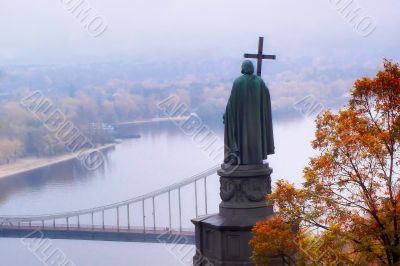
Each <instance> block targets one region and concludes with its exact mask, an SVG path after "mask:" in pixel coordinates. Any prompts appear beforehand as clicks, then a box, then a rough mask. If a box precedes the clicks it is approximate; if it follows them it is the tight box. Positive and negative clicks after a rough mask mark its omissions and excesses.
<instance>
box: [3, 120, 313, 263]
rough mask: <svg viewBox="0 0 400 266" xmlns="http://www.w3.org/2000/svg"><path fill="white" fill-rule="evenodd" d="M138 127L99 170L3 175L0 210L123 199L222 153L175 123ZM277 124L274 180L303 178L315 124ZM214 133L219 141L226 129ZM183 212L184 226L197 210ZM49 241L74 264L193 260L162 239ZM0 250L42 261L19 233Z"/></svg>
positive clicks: (75, 167) (66, 167)
mask: <svg viewBox="0 0 400 266" xmlns="http://www.w3.org/2000/svg"><path fill="white" fill-rule="evenodd" d="M137 130H138V133H140V134H141V136H142V137H141V138H138V139H130V140H125V141H124V142H122V143H120V144H118V145H117V146H116V147H115V148H114V149H112V150H109V151H107V152H106V153H105V155H106V158H107V160H106V163H105V164H104V167H102V168H101V169H98V170H97V171H94V172H88V171H86V170H84V169H82V167H80V165H79V163H78V162H68V163H64V164H61V165H57V166H53V167H48V168H46V169H41V170H38V171H34V172H31V173H27V174H21V175H19V176H14V177H11V178H5V179H2V180H0V215H30V214H48V213H54V212H64V211H72V210H79V209H85V208H91V207H96V206H101V205H106V204H110V203H114V202H118V201H123V200H126V199H129V198H133V197H135V196H139V195H142V194H145V193H147V192H151V191H153V190H156V189H159V188H161V187H164V186H167V185H170V184H172V183H174V182H177V181H180V180H181V179H183V178H186V177H189V176H192V175H194V174H196V173H198V172H201V171H203V170H206V169H208V168H211V167H212V166H214V165H216V164H217V163H218V162H219V161H220V159H222V158H220V159H217V160H215V159H214V158H210V156H209V154H208V153H207V152H206V151H204V149H202V148H201V147H200V146H199V143H197V142H196V140H194V139H193V137H191V136H189V135H185V134H184V133H183V132H182V131H181V130H180V129H179V128H178V127H176V126H175V125H172V124H171V125H165V124H163V125H158V126H147V127H142V128H138V129H137ZM274 131H275V132H274V133H275V146H276V154H275V155H273V156H270V158H269V159H268V161H269V164H270V166H271V167H272V168H273V169H274V172H273V175H272V179H273V182H274V180H276V179H281V178H285V179H288V180H290V181H291V182H295V183H297V184H299V183H300V182H301V176H302V169H303V167H304V166H305V165H306V164H307V162H308V157H310V156H311V155H313V150H312V149H311V146H310V141H311V140H312V138H313V133H314V124H313V122H312V121H310V120H307V119H304V120H296V121H290V122H276V123H275V125H274ZM213 132H214V134H215V137H216V138H217V141H218V142H220V143H221V144H222V143H223V134H222V130H221V129H217V130H214V131H213ZM209 186H211V188H212V189H211V191H209V193H210V194H212V195H211V197H210V198H209V204H210V211H211V212H216V211H217V209H218V203H219V198H218V180H217V178H215V179H214V180H213V181H211V183H210V184H209ZM186 215H187V217H186V218H185V223H184V225H185V227H190V226H191V224H190V217H192V216H190V215H191V214H190V213H187V214H186ZM184 217H185V216H184ZM52 245H54V247H56V248H59V249H60V250H62V251H63V252H64V254H65V256H66V257H68V258H69V259H71V261H73V262H74V263H75V265H85V266H86V265H96V266H97V265H99V266H102V265H104V266H106V265H114V266H119V265H121V266H122V265H139V266H140V265H149V266H150V265H181V261H188V259H187V258H185V259H183V258H179V257H177V256H176V254H175V256H174V254H173V253H174V252H171V249H170V248H168V247H167V246H164V245H162V244H147V243H118V242H100V241H76V240H52ZM0 253H1V263H0V265H12V266H14V265H15V266H25V265H43V262H41V261H40V258H38V257H37V254H35V253H34V252H33V253H32V252H31V251H29V249H28V248H27V247H26V246H25V245H24V244H23V243H22V242H21V240H20V239H1V238H0ZM189 254H192V253H189ZM35 255H36V257H35ZM190 256H191V255H190Z"/></svg>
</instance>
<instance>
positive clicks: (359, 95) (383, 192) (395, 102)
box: [252, 60, 400, 265]
mask: <svg viewBox="0 0 400 266" xmlns="http://www.w3.org/2000/svg"><path fill="white" fill-rule="evenodd" d="M312 146H313V148H314V149H316V150H317V151H318V152H319V154H318V156H315V157H313V158H311V159H310V163H309V165H308V166H307V167H306V168H305V169H304V183H303V186H302V187H301V188H295V187H294V186H293V185H291V184H289V183H287V182H285V181H282V180H281V181H278V182H277V184H276V190H275V191H274V192H273V194H272V195H270V197H269V198H270V200H272V201H273V202H274V203H275V204H276V206H277V207H278V208H279V213H280V216H281V217H282V219H283V221H285V222H287V223H288V226H289V227H290V225H293V224H294V223H295V222H296V221H299V220H301V221H302V222H301V226H300V228H301V229H300V231H301V230H305V229H306V228H314V229H315V228H319V229H320V230H321V234H320V235H319V236H316V235H314V237H318V238H319V239H321V240H323V244H324V245H325V244H327V243H328V245H329V248H330V249H332V250H333V251H334V254H336V255H335V256H332V263H333V262H335V261H336V262H337V261H338V259H339V261H340V263H341V264H342V265H367V264H369V265H379V264H380V265H400V229H399V228H400V227H399V226H400V222H399V220H400V201H399V200H400V187H399V186H400V68H399V65H398V64H395V63H392V62H390V61H387V60H385V61H384V68H383V69H382V70H381V71H379V72H378V73H377V75H376V77H375V78H374V79H370V78H362V79H360V80H358V81H356V82H355V84H354V88H353V90H352V94H351V99H350V101H349V103H348V104H347V105H346V106H345V107H344V108H343V109H341V110H340V111H339V112H338V113H337V114H334V113H333V112H331V111H326V112H325V113H324V114H323V115H321V116H319V117H318V118H317V120H316V133H315V140H314V141H313V142H312ZM270 223H272V224H270ZM272 225H273V222H265V223H264V224H263V226H262V224H257V226H256V227H255V229H254V234H255V235H254V239H253V240H252V246H253V248H254V254H256V255H257V256H255V257H254V258H255V261H256V262H263V260H262V259H261V258H262V257H263V256H262V255H261V254H259V253H258V252H260V253H262V252H263V250H262V249H260V248H259V247H262V246H263V245H264V244H265V242H268V245H269V246H273V247H272V248H271V250H276V249H277V248H280V247H281V246H282V245H286V244H285V242H279V241H280V240H282V241H283V239H282V237H283V236H284V235H286V234H288V232H286V231H285V230H282V228H278V227H273V226H272ZM281 230H282V231H281ZM270 231H273V232H270ZM264 232H269V233H268V234H269V235H271V236H272V235H274V236H276V235H278V236H277V237H276V239H275V240H273V241H270V240H269V239H268V238H264V239H263V238H262V237H261V236H262V235H263V233H264ZM280 234H282V235H280ZM297 239H301V236H299V235H298V236H297ZM277 241H278V242H277ZM275 242H277V243H275ZM268 245H267V246H268ZM289 251H290V252H292V248H289ZM297 252H298V256H297V258H298V259H299V258H301V257H302V255H304V254H303V253H304V252H303V251H302V249H301V248H300V249H297ZM265 254H266V253H264V257H265V256H266V255H265ZM324 259H325V261H329V257H327V258H324ZM298 261H299V260H298ZM367 261H368V263H367Z"/></svg>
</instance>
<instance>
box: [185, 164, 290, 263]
mask: <svg viewBox="0 0 400 266" xmlns="http://www.w3.org/2000/svg"><path fill="white" fill-rule="evenodd" d="M271 173H272V169H271V168H270V167H269V165H268V164H263V165H239V166H237V165H236V166H230V165H226V164H223V165H222V166H221V169H220V170H219V171H218V175H219V176H220V185H221V186H220V196H221V199H222V202H221V204H220V207H219V213H218V214H214V215H209V216H205V217H200V218H197V219H193V220H192V222H193V223H194V225H195V229H196V255H195V256H194V258H193V264H194V265H195V266H206V265H207V266H211V265H214V266H234V265H253V264H252V263H251V260H250V256H251V248H250V247H249V241H250V239H251V237H252V234H251V229H252V227H253V226H254V225H255V223H256V221H260V220H264V219H266V218H267V217H269V216H272V215H273V208H272V206H267V203H266V199H265V195H266V194H269V193H271ZM276 265H282V262H281V261H280V260H278V259H276Z"/></svg>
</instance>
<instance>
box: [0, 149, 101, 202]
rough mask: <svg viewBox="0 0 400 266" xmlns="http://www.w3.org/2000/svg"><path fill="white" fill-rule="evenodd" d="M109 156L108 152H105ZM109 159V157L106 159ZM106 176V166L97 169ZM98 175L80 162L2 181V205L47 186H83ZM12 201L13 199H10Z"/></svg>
mask: <svg viewBox="0 0 400 266" xmlns="http://www.w3.org/2000/svg"><path fill="white" fill-rule="evenodd" d="M105 152H106V153H105V154H107V153H108V151H105ZM106 158H107V157H106ZM97 171H98V173H103V174H104V165H102V166H101V167H99V168H98V169H97ZM95 176H96V174H95V173H93V172H90V171H87V170H86V168H84V167H83V165H82V164H81V162H80V161H79V160H71V161H65V162H61V163H58V164H57V165H54V166H52V167H44V168H40V169H37V170H33V171H29V172H26V173H22V174H19V175H15V176H11V177H8V178H2V179H0V204H2V203H3V202H5V201H7V200H9V197H14V196H18V194H20V193H22V194H24V193H29V192H32V193H40V191H41V189H42V188H43V187H46V186H54V187H57V186H59V187H65V186H68V184H74V183H75V184H77V185H83V184H84V183H87V182H89V180H88V179H89V178H93V177H95ZM10 200H11V199H10Z"/></svg>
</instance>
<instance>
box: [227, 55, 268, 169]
mask: <svg viewBox="0 0 400 266" xmlns="http://www.w3.org/2000/svg"><path fill="white" fill-rule="evenodd" d="M242 74H243V75H242V76H241V77H239V78H237V79H236V80H235V82H234V83H233V88H232V92H231V96H230V98H229V101H228V104H227V106H226V112H225V115H224V124H225V160H224V162H225V163H227V164H235V165H236V164H238V165H254V164H262V163H263V160H265V159H267V155H269V154H274V152H275V147H274V136H273V129H272V114H271V98H270V94H269V90H268V88H267V86H266V85H265V83H264V81H263V79H262V78H261V77H259V76H257V75H254V65H253V63H252V62H251V61H249V60H245V61H244V62H243V64H242Z"/></svg>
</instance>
